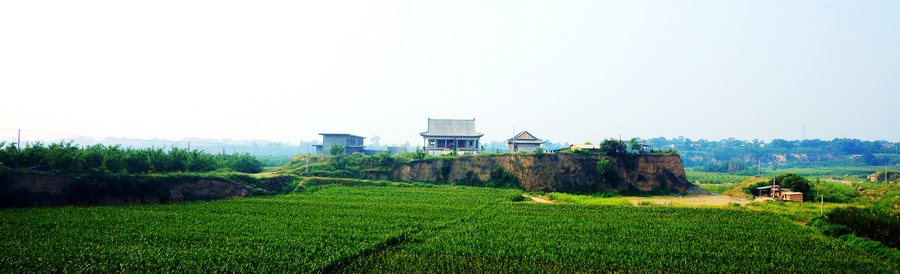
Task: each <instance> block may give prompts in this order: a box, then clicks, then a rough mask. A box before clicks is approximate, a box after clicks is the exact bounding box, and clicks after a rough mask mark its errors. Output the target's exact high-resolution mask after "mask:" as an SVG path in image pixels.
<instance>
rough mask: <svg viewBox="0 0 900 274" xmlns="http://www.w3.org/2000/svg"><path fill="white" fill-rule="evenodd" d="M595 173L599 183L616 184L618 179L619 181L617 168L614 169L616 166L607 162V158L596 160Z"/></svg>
mask: <svg viewBox="0 0 900 274" xmlns="http://www.w3.org/2000/svg"><path fill="white" fill-rule="evenodd" d="M597 175H598V177H599V178H600V180H601V183H604V184H607V185H610V186H616V185H618V184H619V181H621V179H620V178H619V172H618V170H616V167H614V166H613V165H612V163H610V162H609V159H603V160H601V161H598V162H597Z"/></svg>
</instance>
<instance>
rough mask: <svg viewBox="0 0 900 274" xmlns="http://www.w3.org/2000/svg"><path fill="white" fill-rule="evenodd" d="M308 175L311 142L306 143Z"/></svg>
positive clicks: (307, 170) (307, 171)
mask: <svg viewBox="0 0 900 274" xmlns="http://www.w3.org/2000/svg"><path fill="white" fill-rule="evenodd" d="M306 173H309V142H306Z"/></svg>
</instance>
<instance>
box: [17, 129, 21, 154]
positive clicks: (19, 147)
mask: <svg viewBox="0 0 900 274" xmlns="http://www.w3.org/2000/svg"><path fill="white" fill-rule="evenodd" d="M16 150H18V151H22V129H19V139H17V140H16Z"/></svg>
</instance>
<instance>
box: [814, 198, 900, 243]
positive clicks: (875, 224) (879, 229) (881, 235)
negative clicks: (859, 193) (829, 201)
mask: <svg viewBox="0 0 900 274" xmlns="http://www.w3.org/2000/svg"><path fill="white" fill-rule="evenodd" d="M826 216H827V217H828V221H829V222H830V223H832V224H835V225H842V226H846V227H847V228H849V229H850V230H851V231H853V232H854V234H856V236H859V237H864V238H868V239H872V240H874V241H878V242H881V243H883V244H884V245H886V246H889V247H892V248H900V214H888V213H885V212H879V211H877V210H872V209H867V208H855V207H848V208H838V209H835V210H832V211H831V212H829V213H828V214H826Z"/></svg>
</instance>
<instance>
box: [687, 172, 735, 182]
mask: <svg viewBox="0 0 900 274" xmlns="http://www.w3.org/2000/svg"><path fill="white" fill-rule="evenodd" d="M685 175H687V180H688V181H689V182H691V183H696V182H700V183H701V184H733V183H740V182H741V181H744V180H746V179H747V178H749V177H750V176H743V175H732V174H725V173H717V172H700V171H685Z"/></svg>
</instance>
